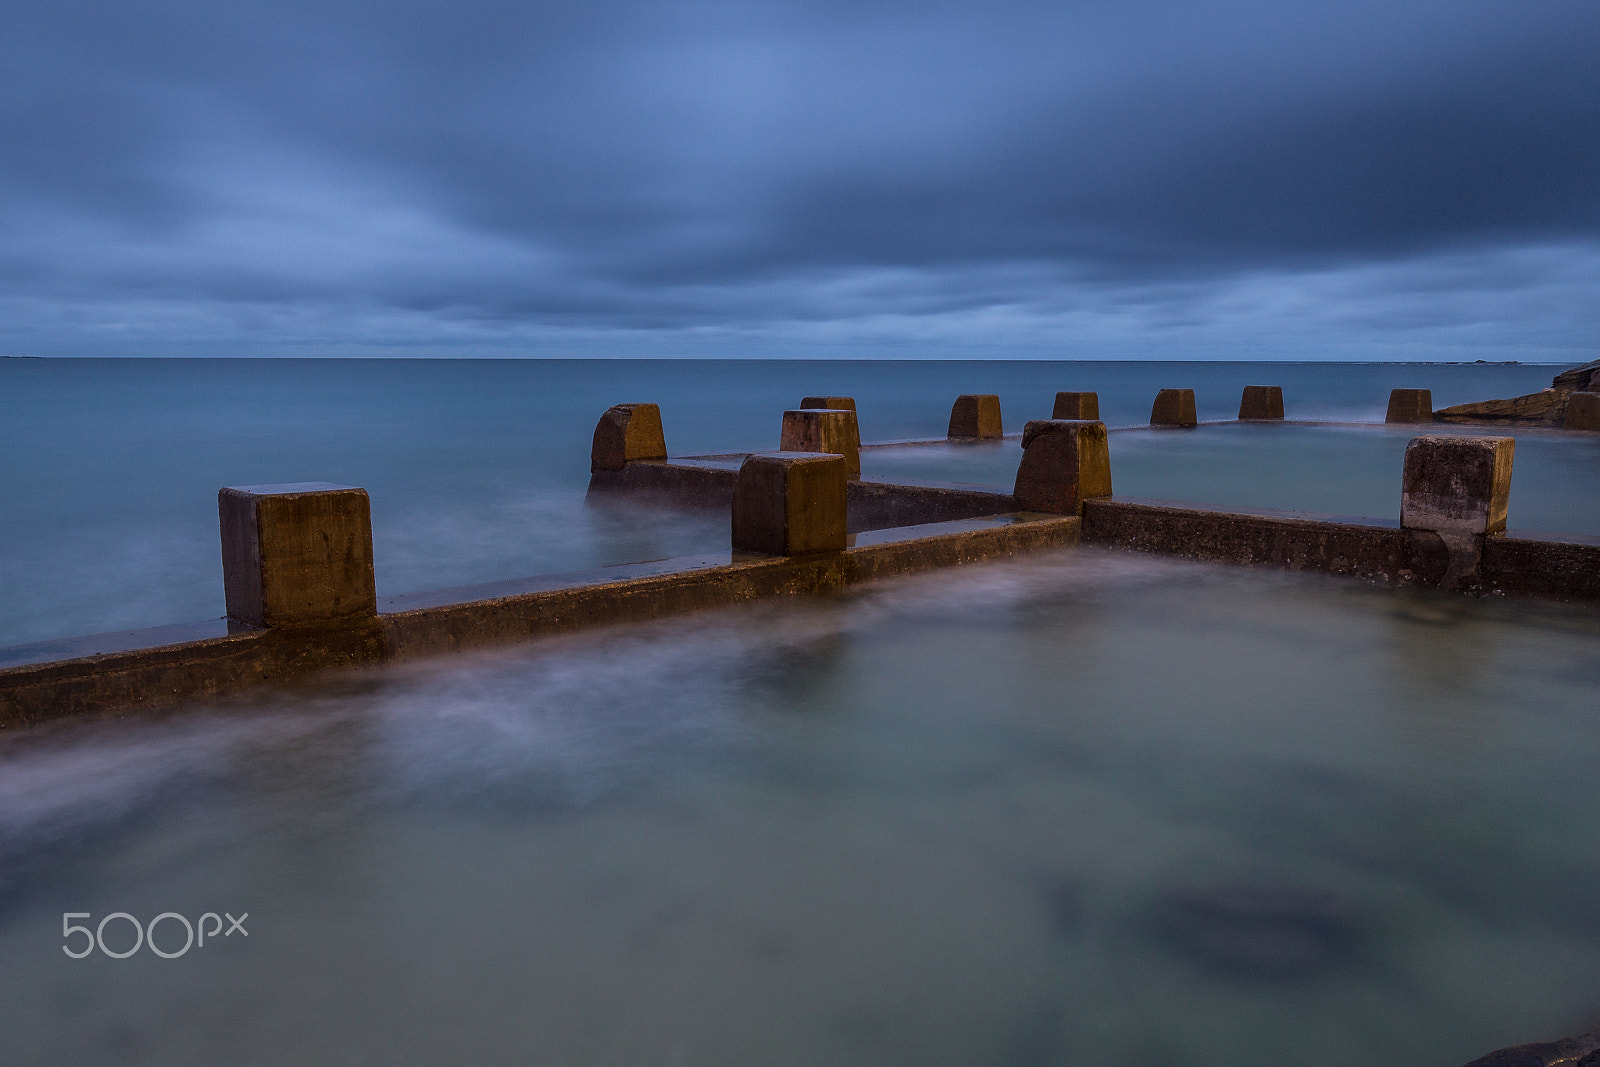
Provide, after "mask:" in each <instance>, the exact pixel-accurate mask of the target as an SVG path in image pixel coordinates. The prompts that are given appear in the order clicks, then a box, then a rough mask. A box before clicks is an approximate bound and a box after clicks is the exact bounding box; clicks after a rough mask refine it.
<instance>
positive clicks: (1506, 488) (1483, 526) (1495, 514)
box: [1400, 434, 1517, 534]
mask: <svg viewBox="0 0 1600 1067" xmlns="http://www.w3.org/2000/svg"><path fill="white" fill-rule="evenodd" d="M1516 446H1517V442H1516V441H1515V440H1514V439H1513V438H1510V437H1457V436H1452V435H1447V434H1424V435H1423V436H1421V437H1415V438H1412V440H1411V443H1410V444H1408V445H1407V446H1406V458H1405V471H1404V474H1403V476H1402V480H1401V488H1400V525H1401V526H1404V527H1407V528H1408V529H1415V530H1432V531H1434V532H1435V533H1462V534H1487V533H1498V532H1499V531H1501V530H1504V529H1505V528H1506V514H1507V511H1508V508H1509V505H1510V499H1511V465H1512V459H1513V458H1514V456H1515V454H1516Z"/></svg>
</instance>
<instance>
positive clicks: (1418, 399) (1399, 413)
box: [1383, 389, 1433, 422]
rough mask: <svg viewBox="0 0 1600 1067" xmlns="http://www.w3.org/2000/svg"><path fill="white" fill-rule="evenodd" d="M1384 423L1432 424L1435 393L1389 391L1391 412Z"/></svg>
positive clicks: (1427, 391) (1416, 390)
mask: <svg viewBox="0 0 1600 1067" xmlns="http://www.w3.org/2000/svg"><path fill="white" fill-rule="evenodd" d="M1383 421H1384V422H1432V421H1433V392H1432V390H1429V389H1391V390H1389V412H1388V414H1386V415H1384V417H1383Z"/></svg>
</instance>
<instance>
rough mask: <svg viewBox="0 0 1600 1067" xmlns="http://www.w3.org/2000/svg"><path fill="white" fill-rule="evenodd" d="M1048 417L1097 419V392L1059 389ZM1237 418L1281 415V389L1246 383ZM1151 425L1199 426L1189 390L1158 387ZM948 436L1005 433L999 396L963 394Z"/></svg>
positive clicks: (980, 437) (978, 436) (986, 436)
mask: <svg viewBox="0 0 1600 1067" xmlns="http://www.w3.org/2000/svg"><path fill="white" fill-rule="evenodd" d="M1050 417H1051V418H1052V419H1087V420H1098V419H1099V418H1100V394H1099V393H1088V392H1062V393H1057V394H1056V403H1055V409H1054V410H1053V411H1051V413H1050ZM1239 418H1240V419H1242V420H1244V421H1246V422H1258V421H1265V420H1272V419H1279V420H1281V419H1282V418H1283V389H1282V388H1281V387H1280V386H1276V385H1247V386H1245V387H1244V393H1243V394H1242V395H1241V396H1240V397H1239ZM1150 425H1151V426H1178V427H1188V426H1196V425H1199V420H1198V419H1197V418H1196V416H1195V407H1194V390H1193V389H1162V390H1160V391H1159V392H1157V393H1156V398H1155V401H1154V402H1153V403H1152V404H1151V405H1150ZM948 436H949V437H951V438H953V439H956V440H974V439H976V440H983V439H989V438H996V437H1003V436H1005V427H1004V424H1003V420H1002V419H1001V417H1000V398H999V397H998V396H996V395H995V394H993V393H964V394H962V395H961V396H958V397H956V402H955V404H954V405H952V406H951V408H950V429H949V433H948Z"/></svg>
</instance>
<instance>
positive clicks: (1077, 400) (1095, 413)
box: [1050, 392, 1100, 422]
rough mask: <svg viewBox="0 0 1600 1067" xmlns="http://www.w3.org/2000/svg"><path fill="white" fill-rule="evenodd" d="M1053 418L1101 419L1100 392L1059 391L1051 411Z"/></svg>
mask: <svg viewBox="0 0 1600 1067" xmlns="http://www.w3.org/2000/svg"><path fill="white" fill-rule="evenodd" d="M1050 417H1051V418H1052V419H1086V420H1088V421H1090V422H1098V421H1099V419H1100V394H1099V393H1070V392H1069V393H1057V394H1056V403H1055V407H1054V408H1052V409H1051V411H1050Z"/></svg>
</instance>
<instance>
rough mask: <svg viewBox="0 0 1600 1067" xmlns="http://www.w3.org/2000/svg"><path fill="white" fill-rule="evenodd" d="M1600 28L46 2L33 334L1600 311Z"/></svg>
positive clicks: (1351, 330)
mask: <svg viewBox="0 0 1600 1067" xmlns="http://www.w3.org/2000/svg"><path fill="white" fill-rule="evenodd" d="M1597 42H1600V3H1595V2H1594V0H1556V2H1551V3H1542V4H1512V3H1508V2H1495V3H1488V2H1474V0H1456V2H1450V3H1444V2H1437V0H1424V2H1419V3H1414V4H1406V5H1394V4H1381V3H1364V2H1356V3H1348V4H1344V5H1339V6H1337V7H1334V6H1328V7H1327V8H1325V9H1318V10H1304V9H1302V8H1300V7H1299V6H1297V5H1283V4H1281V3H1266V2H1257V0H1232V2H1226V3H1223V2H1211V3H1206V2H1199V3H1192V2H1191V3H1177V2H1175V0H1172V2H1143V3H1141V2H1138V0H1133V2H1124V3H1110V2H1104V3H1101V2H1089V3H1060V2H1046V0H1033V2H1014V0H1000V2H989V3H984V4H976V3H960V4H957V3H937V2H934V3H916V4H912V3H904V4H901V3H888V4H872V5H862V4H840V3H799V2H795V3H765V4H762V3H748V2H744V3H735V2H715V0H700V2H693V0H691V2H688V3H675V4H670V5H669V4H663V3H639V2H622V3H604V2H589V3H576V2H572V3H537V2H534V3H484V4H476V5H468V6H461V5H447V4H443V3H421V2H409V3H406V2H401V3H384V4H377V3H352V2H344V3H341V2H339V0H324V2H321V3H315V4H313V3H309V2H298V3H295V2H290V3H283V2H275V3H272V4H264V3H255V4H252V3H232V4H215V3H200V2H190V0H168V2H165V3H162V2H151V3H142V4H139V5H110V6H107V5H98V4H87V3H76V2H72V0H54V2H51V3H38V2H32V0H20V2H19V0H13V2H12V3H9V4H7V5H5V7H4V9H3V13H0V279H3V280H4V282H5V287H4V292H5V295H4V296H3V297H0V346H4V347H7V348H11V349H17V350H22V349H29V348H34V349H37V348H39V347H40V346H44V347H46V348H49V347H50V346H52V345H56V346H58V347H61V346H64V347H65V348H72V347H73V346H74V345H76V346H77V348H78V349H82V348H83V347H84V346H86V345H87V346H90V347H92V346H93V345H95V344H101V345H113V344H116V343H120V342H123V341H128V340H130V339H135V338H142V339H144V340H147V341H152V342H154V341H159V340H162V339H166V340H172V341H181V340H185V339H195V338H199V337H208V338H212V339H214V340H216V341H219V342H222V341H228V340H233V341H240V342H243V341H250V340H257V341H263V342H286V343H315V342H318V341H337V342H339V343H345V344H359V343H361V342H363V341H364V340H368V341H375V342H394V341H405V342H416V343H430V344H438V345H444V346H450V345H458V344H464V343H471V344H476V345H493V344H495V343H506V344H535V342H536V341H537V339H538V337H539V336H540V335H541V334H540V331H558V332H559V331H562V330H598V331H606V330H623V331H647V332H648V331H659V330H662V329H670V328H699V329H704V330H712V331H716V330H733V331H756V332H757V333H760V334H761V335H762V336H768V337H771V336H779V335H783V334H784V333H785V331H788V335H789V336H792V337H800V336H806V337H813V336H815V337H821V338H824V339H825V338H826V337H829V336H834V337H837V336H847V335H850V336H856V337H858V338H862V337H876V338H880V339H882V338H885V337H896V336H898V337H919V336H925V335H926V334H927V333H928V332H929V331H932V332H933V333H939V332H941V331H945V330H947V329H954V330H955V332H956V333H958V334H963V335H965V334H964V333H963V331H966V332H971V333H973V334H974V335H976V332H977V331H980V330H981V329H983V328H985V327H986V328H989V329H990V330H992V331H995V332H994V333H993V334H992V335H993V336H995V337H998V338H1001V339H1002V340H1003V339H1004V338H1006V337H1011V338H1014V339H1017V340H1018V343H1023V342H1024V341H1025V340H1026V335H1027V333H1028V330H1030V329H1034V328H1038V329H1046V325H1041V324H1051V323H1053V324H1054V325H1053V326H1049V327H1048V328H1049V329H1059V330H1070V329H1075V330H1078V331H1080V333H1086V334H1087V335H1089V336H1100V337H1104V338H1106V339H1115V338H1117V337H1123V338H1136V337H1139V336H1148V335H1152V334H1153V333H1162V332H1163V331H1165V334H1166V335H1167V336H1171V335H1172V331H1173V330H1180V332H1181V330H1185V329H1188V330H1193V329H1200V330H1201V331H1202V333H1203V332H1204V328H1205V324H1207V323H1209V324H1211V325H1212V326H1214V327H1216V329H1214V330H1213V331H1212V333H1211V334H1210V335H1209V336H1213V337H1214V338H1215V339H1216V340H1217V341H1218V342H1222V341H1225V340H1227V339H1229V338H1232V339H1234V340H1238V339H1240V338H1248V337H1249V336H1251V332H1252V329H1257V330H1258V332H1259V331H1268V332H1270V330H1272V329H1275V328H1277V327H1276V326H1275V325H1274V323H1277V322H1279V321H1280V320H1282V321H1283V322H1287V321H1289V320H1291V319H1292V318H1293V317H1294V314H1295V313H1294V312H1293V311H1292V310H1291V309H1292V308H1293V307H1294V306H1295V305H1296V302H1297V301H1298V302H1299V304H1300V305H1301V312H1300V313H1301V314H1302V316H1303V317H1304V319H1305V321H1307V322H1314V323H1319V324H1321V325H1319V326H1318V327H1317V328H1318V329H1320V330H1322V331H1323V334H1324V335H1325V338H1326V339H1328V341H1329V343H1330V344H1335V345H1336V344H1337V343H1338V342H1337V338H1338V337H1339V336H1340V330H1341V329H1343V330H1345V331H1346V335H1347V336H1348V337H1349V338H1357V337H1370V336H1375V335H1376V334H1377V333H1379V332H1381V330H1383V329H1385V328H1386V327H1385V326H1384V325H1383V324H1385V323H1390V324H1392V323H1394V322H1396V321H1403V322H1406V323H1410V324H1411V326H1409V327H1407V328H1408V329H1411V330H1413V331H1415V330H1417V329H1425V330H1426V331H1432V332H1431V333H1430V334H1429V336H1431V337H1433V338H1434V339H1435V340H1436V341H1437V342H1438V343H1440V344H1447V343H1455V342H1453V341H1449V340H1448V338H1447V335H1449V336H1454V333H1453V332H1452V331H1455V332H1459V331H1462V330H1466V331H1468V332H1470V331H1471V330H1472V329H1473V328H1474V327H1482V328H1479V329H1478V330H1477V336H1479V337H1480V338H1482V339H1484V341H1483V343H1494V342H1493V338H1495V337H1499V336H1504V337H1507V338H1510V337H1515V336H1517V335H1518V332H1517V331H1518V330H1519V329H1522V330H1523V333H1522V336H1524V337H1526V336H1529V334H1528V333H1527V331H1526V329H1525V327H1527V326H1528V325H1529V324H1536V328H1535V331H1534V334H1533V336H1535V337H1537V338H1539V339H1541V343H1547V344H1549V345H1551V346H1555V347H1563V346H1566V347H1571V346H1575V345H1576V346H1582V345H1584V344H1593V343H1594V341H1593V336H1594V332H1593V331H1594V327H1595V326H1596V325H1600V323H1597V321H1596V318H1595V316H1596V314H1597V313H1595V312H1593V311H1592V310H1591V307H1592V305H1593V304H1594V301H1593V300H1592V293H1591V295H1590V297H1589V298H1588V299H1587V300H1586V301H1584V300H1581V299H1579V298H1578V297H1577V296H1576V295H1575V294H1578V293H1581V292H1582V290H1583V288H1584V286H1585V285H1587V284H1590V281H1591V280H1592V279H1593V278H1594V277H1595V276H1596V274H1597V272H1600V267H1597V266H1596V264H1600V135H1597V133H1596V130H1597V129H1600V126H1597V116H1600V73H1597V70H1600V64H1597V63H1596V62H1595V61H1594V52H1595V45H1596V43H1597ZM1469 264H1470V267H1469V266H1465V265H1469ZM1463 272H1465V274H1467V275H1470V276H1471V277H1472V279H1473V281H1472V282H1471V285H1470V291H1471V292H1472V293H1473V294H1475V296H1474V297H1473V298H1472V299H1470V300H1464V299H1461V297H1462V294H1463V293H1464V292H1466V291H1467V290H1463V289H1462V288H1460V287H1459V285H1458V287H1457V288H1450V287H1449V286H1448V285H1444V286H1443V287H1441V281H1440V279H1441V278H1446V277H1450V276H1456V275H1460V274H1462V273H1463ZM1379 278H1381V279H1383V281H1382V283H1381V284H1382V288H1381V289H1380V288H1373V287H1374V286H1377V285H1378V284H1379V283H1378V282H1377V279H1379ZM1408 279H1409V280H1408ZM1460 284H1463V285H1464V284H1467V283H1465V282H1463V283H1460ZM1267 290H1270V291H1271V292H1272V293H1273V294H1275V295H1274V296H1273V297H1272V298H1271V299H1270V300H1269V299H1266V298H1265V297H1263V296H1262V293H1263V292H1265V291H1267ZM1336 291H1337V292H1338V293H1342V294H1343V295H1342V299H1343V300H1344V304H1343V305H1342V307H1343V308H1344V311H1340V310H1339V309H1337V308H1334V307H1330V306H1325V305H1324V304H1323V303H1320V302H1321V301H1326V300H1332V299H1335V295H1334V294H1335V293H1336ZM1396 293H1405V294H1408V296H1407V300H1408V303H1407V304H1406V306H1405V309H1401V308H1398V307H1391V306H1390V304H1391V301H1392V300H1393V299H1394V294H1396ZM1486 293H1487V294H1493V296H1494V298H1493V299H1489V298H1486V297H1485V294H1486ZM1248 294H1255V295H1253V296H1251V295H1248ZM1567 300H1573V301H1575V302H1574V303H1573V304H1571V305H1570V306H1569V305H1568V304H1567V303H1564V301H1567ZM1374 301H1376V302H1377V303H1378V304H1381V305H1383V306H1384V308H1386V309H1387V310H1383V311H1381V312H1380V311H1377V310H1375V306H1374V303H1373V302H1374ZM1267 305H1270V307H1267ZM1580 305H1581V306H1580ZM1357 307H1359V308H1362V309H1364V310H1363V311H1361V312H1359V313H1357V314H1356V318H1357V319H1359V320H1360V321H1359V322H1351V321H1346V324H1345V325H1344V326H1342V327H1341V326H1340V325H1339V324H1340V322H1341V321H1342V320H1341V315H1343V314H1344V312H1347V311H1351V310H1352V309H1354V308H1357ZM1264 308H1265V309H1266V310H1263V309H1264ZM1474 308H1476V309H1478V310H1476V311H1474V310H1473V309H1474ZM1252 309H1253V310H1252ZM1274 309H1275V310H1274ZM1491 312H1492V315H1494V316H1498V317H1495V318H1493V319H1492V320H1491V319H1486V318H1485V317H1484V316H1486V315H1490V314H1491ZM957 320H960V321H961V322H962V323H964V325H960V326H959V328H958V327H956V326H952V325H951V324H952V323H956V322H957ZM1020 323H1033V324H1034V325H1033V326H1024V325H1019V324H1020ZM851 324H854V325H853V326H852V325H851ZM1197 324H1198V325H1197ZM1252 324H1254V326H1252ZM1417 324H1425V326H1419V325H1417ZM852 330H854V333H853V334H852V333H851V331H852ZM1006 330H1010V331H1012V332H1011V333H1009V334H1007V333H1006V332H1005V331H1006ZM817 331H821V332H820V333H818V332H817ZM829 331H833V332H831V333H830V332H829ZM1497 331H1498V332H1497ZM1194 336H1199V335H1198V334H1197V335H1194ZM1586 337H1587V338H1588V339H1587V340H1585V338H1586Z"/></svg>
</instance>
